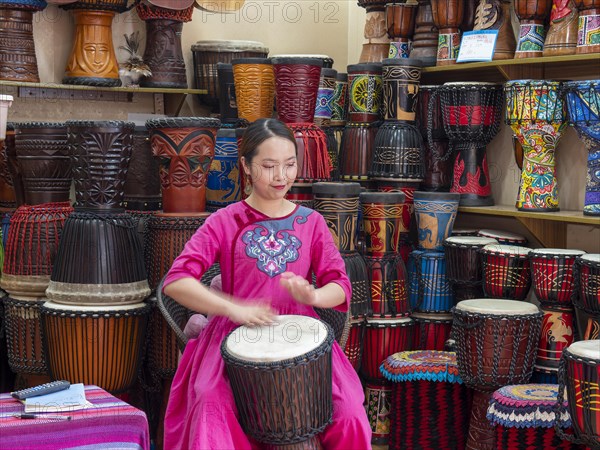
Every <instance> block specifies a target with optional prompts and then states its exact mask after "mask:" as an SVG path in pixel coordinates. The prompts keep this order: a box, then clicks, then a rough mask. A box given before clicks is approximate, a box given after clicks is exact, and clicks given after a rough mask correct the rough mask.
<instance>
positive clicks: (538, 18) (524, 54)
mask: <svg viewBox="0 0 600 450" xmlns="http://www.w3.org/2000/svg"><path fill="white" fill-rule="evenodd" d="M551 7H552V0H515V13H516V14H517V18H518V19H519V22H520V27H519V39H518V42H517V50H516V51H515V58H538V57H540V56H542V52H543V50H544V40H545V39H546V27H545V22H546V19H547V18H548V15H549V14H550V8H551Z"/></svg>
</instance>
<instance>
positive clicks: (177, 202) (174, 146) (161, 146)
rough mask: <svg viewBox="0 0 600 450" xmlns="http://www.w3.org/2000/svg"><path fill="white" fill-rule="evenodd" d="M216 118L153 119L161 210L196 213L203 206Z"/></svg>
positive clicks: (152, 137)
mask: <svg viewBox="0 0 600 450" xmlns="http://www.w3.org/2000/svg"><path fill="white" fill-rule="evenodd" d="M220 126H221V122H220V121H219V120H218V119H212V118H205V117H177V118H169V119H152V120H149V121H147V122H146V128H148V130H150V140H151V142H152V151H153V152H154V156H155V157H157V158H158V160H159V166H160V181H161V185H162V195H163V211H164V212H166V213H179V214H186V213H198V212H203V211H204V210H205V208H206V182H207V174H208V171H209V168H210V165H211V163H212V160H213V158H214V151H215V143H216V135H217V131H218V129H219V128H220Z"/></svg>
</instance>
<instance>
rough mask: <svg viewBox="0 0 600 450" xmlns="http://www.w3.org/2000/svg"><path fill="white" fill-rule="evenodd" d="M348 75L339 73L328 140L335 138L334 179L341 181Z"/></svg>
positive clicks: (332, 103)
mask: <svg viewBox="0 0 600 450" xmlns="http://www.w3.org/2000/svg"><path fill="white" fill-rule="evenodd" d="M349 101H350V100H349V97H348V74H347V73H341V72H338V74H337V75H336V79H335V89H334V90H333V99H332V101H331V107H332V109H331V126H330V127H329V134H328V135H327V136H328V139H331V135H333V137H334V138H335V144H336V147H335V156H336V158H335V164H334V170H333V175H332V177H333V179H334V180H339V179H340V156H341V148H342V137H343V135H344V129H345V128H346V123H347V122H348V103H349Z"/></svg>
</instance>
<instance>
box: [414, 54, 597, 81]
mask: <svg viewBox="0 0 600 450" xmlns="http://www.w3.org/2000/svg"><path fill="white" fill-rule="evenodd" d="M599 76H600V53H590V54H585V55H583V54H582V55H569V56H546V57H541V58H518V59H504V60H498V61H490V62H478V63H462V64H452V65H449V66H434V67H425V68H423V73H422V79H423V80H422V83H445V82H449V81H490V82H504V81H507V80H511V79H512V80H514V79H520V78H538V79H542V78H543V79H548V80H550V79H552V80H571V79H577V78H594V79H596V78H598V77H599Z"/></svg>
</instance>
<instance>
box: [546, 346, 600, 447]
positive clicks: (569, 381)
mask: <svg viewBox="0 0 600 450" xmlns="http://www.w3.org/2000/svg"><path fill="white" fill-rule="evenodd" d="M599 383H600V340H589V341H579V342H574V343H573V344H571V345H570V346H569V347H567V348H566V349H565V351H564V352H563V354H562V358H561V361H560V368H559V371H558V400H557V405H556V410H557V411H558V413H559V414H561V416H560V417H561V419H562V414H564V412H565V407H564V404H563V399H564V395H566V400H567V403H568V412H569V416H570V418H571V425H572V426H573V431H574V435H575V439H573V438H572V437H570V436H565V435H564V434H563V435H561V425H562V423H559V424H558V426H557V427H555V428H556V430H557V432H558V433H559V435H561V437H562V438H563V439H567V440H569V441H572V442H573V441H574V442H575V443H577V444H581V445H585V446H586V448H598V446H600V389H599V385H600V384H599ZM565 389H566V394H565V393H564V391H565ZM557 420H560V419H558V418H557Z"/></svg>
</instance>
